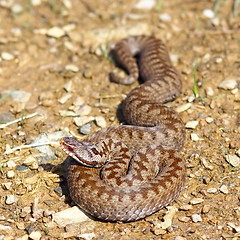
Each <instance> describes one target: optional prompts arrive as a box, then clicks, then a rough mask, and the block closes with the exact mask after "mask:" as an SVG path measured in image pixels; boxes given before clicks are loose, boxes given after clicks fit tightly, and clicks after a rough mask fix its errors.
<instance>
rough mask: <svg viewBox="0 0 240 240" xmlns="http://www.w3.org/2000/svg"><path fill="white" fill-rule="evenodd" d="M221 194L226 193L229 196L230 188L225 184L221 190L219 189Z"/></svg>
mask: <svg viewBox="0 0 240 240" xmlns="http://www.w3.org/2000/svg"><path fill="white" fill-rule="evenodd" d="M219 190H220V192H222V193H224V194H228V192H229V191H228V187H227V186H226V185H225V184H223V185H222V186H221V187H220V188H219Z"/></svg>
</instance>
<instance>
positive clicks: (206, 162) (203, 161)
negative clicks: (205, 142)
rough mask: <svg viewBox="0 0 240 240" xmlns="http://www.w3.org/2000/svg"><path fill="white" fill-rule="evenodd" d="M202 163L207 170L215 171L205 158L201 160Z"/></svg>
mask: <svg viewBox="0 0 240 240" xmlns="http://www.w3.org/2000/svg"><path fill="white" fill-rule="evenodd" d="M201 163H202V165H203V166H204V167H205V168H206V169H209V170H213V166H212V165H210V164H209V162H208V161H207V160H206V159H205V158H201Z"/></svg>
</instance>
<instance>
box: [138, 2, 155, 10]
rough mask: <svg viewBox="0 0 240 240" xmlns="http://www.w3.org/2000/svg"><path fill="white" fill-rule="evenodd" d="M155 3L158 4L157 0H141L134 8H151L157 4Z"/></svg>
mask: <svg viewBox="0 0 240 240" xmlns="http://www.w3.org/2000/svg"><path fill="white" fill-rule="evenodd" d="M155 4H156V1H155V0H140V1H139V2H138V3H136V4H135V5H134V8H137V9H145V10H150V9H152V8H153V7H154V6H155Z"/></svg>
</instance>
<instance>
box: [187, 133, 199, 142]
mask: <svg viewBox="0 0 240 240" xmlns="http://www.w3.org/2000/svg"><path fill="white" fill-rule="evenodd" d="M190 137H191V140H192V141H194V142H196V141H199V140H201V139H200V138H199V137H198V135H197V134H196V133H191V134H190Z"/></svg>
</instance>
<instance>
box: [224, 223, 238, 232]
mask: <svg viewBox="0 0 240 240" xmlns="http://www.w3.org/2000/svg"><path fill="white" fill-rule="evenodd" d="M227 225H228V226H229V227H231V228H232V229H233V230H234V231H235V232H236V233H239V232H240V225H238V226H236V225H235V224H234V223H231V222H229V223H227Z"/></svg>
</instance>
